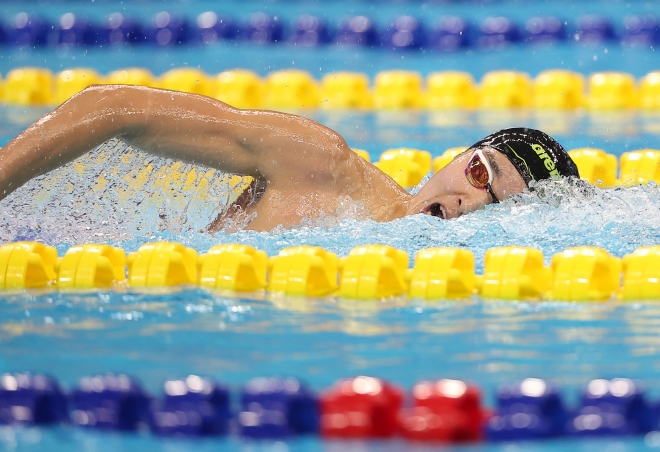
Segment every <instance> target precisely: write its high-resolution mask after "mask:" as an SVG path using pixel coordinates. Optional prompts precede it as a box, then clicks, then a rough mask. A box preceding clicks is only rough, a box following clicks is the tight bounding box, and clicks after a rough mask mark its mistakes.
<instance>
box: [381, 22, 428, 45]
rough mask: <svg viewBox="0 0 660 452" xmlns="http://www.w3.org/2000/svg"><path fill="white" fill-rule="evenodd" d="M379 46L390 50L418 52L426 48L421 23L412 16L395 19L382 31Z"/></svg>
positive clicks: (424, 34)
mask: <svg viewBox="0 0 660 452" xmlns="http://www.w3.org/2000/svg"><path fill="white" fill-rule="evenodd" d="M381 46H382V47H383V48H385V49H392V50H398V49H402V50H419V49H422V48H424V47H425V46H426V32H425V30H424V26H423V25H422V22H421V21H420V20H418V19H417V18H416V17H413V16H399V17H396V18H395V19H394V20H393V21H392V22H391V23H390V24H389V25H388V26H387V27H386V28H385V29H384V30H383V34H382V37H381Z"/></svg>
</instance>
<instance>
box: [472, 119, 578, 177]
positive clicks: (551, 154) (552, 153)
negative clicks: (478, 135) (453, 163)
mask: <svg viewBox="0 0 660 452" xmlns="http://www.w3.org/2000/svg"><path fill="white" fill-rule="evenodd" d="M485 146H490V147H492V148H494V149H497V150H498V151H500V152H501V153H502V154H504V155H505V156H506V158H508V159H509V161H510V162H511V163H513V166H514V167H515V168H516V169H517V170H518V172H519V173H520V175H521V176H522V178H523V179H524V180H525V183H526V184H527V185H529V183H530V181H532V180H537V181H538V180H542V179H550V178H552V177H559V176H575V177H580V173H579V172H578V169H577V166H576V165H575V162H573V160H572V159H571V157H570V156H569V155H568V152H566V150H565V149H564V148H563V147H562V145H561V144H559V143H557V142H556V141H555V140H554V138H552V137H551V136H550V135H548V134H546V133H543V132H541V131H540V130H534V129H526V128H522V127H520V128H514V129H504V130H500V131H499V132H495V133H494V134H492V135H488V136H487V137H486V138H484V139H483V140H480V141H478V142H476V143H475V144H473V145H472V146H470V148H471V149H472V148H475V149H477V148H482V147H485Z"/></svg>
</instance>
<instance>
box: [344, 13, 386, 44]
mask: <svg viewBox="0 0 660 452" xmlns="http://www.w3.org/2000/svg"><path fill="white" fill-rule="evenodd" d="M335 42H336V43H337V44H339V45H346V46H361V47H374V46H376V45H378V30H377V29H376V25H375V24H374V22H373V21H372V20H371V19H370V18H369V17H367V16H353V17H344V18H343V19H341V20H340V22H339V29H338V31H337V35H336V37H335Z"/></svg>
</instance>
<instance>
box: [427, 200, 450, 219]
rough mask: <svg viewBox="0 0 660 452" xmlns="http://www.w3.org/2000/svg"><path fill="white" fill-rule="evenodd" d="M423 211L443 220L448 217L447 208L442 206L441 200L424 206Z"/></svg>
mask: <svg viewBox="0 0 660 452" xmlns="http://www.w3.org/2000/svg"><path fill="white" fill-rule="evenodd" d="M421 213H423V214H424V215H431V216H434V217H438V218H442V219H443V220H444V219H445V218H447V217H446V215H445V208H444V207H442V205H441V204H440V203H439V202H434V203H433V204H429V205H428V206H426V207H424V208H423V209H422V212H421Z"/></svg>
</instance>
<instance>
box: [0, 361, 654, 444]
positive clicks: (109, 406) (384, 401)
mask: <svg viewBox="0 0 660 452" xmlns="http://www.w3.org/2000/svg"><path fill="white" fill-rule="evenodd" d="M388 388H389V389H388ZM470 388H472V389H470ZM337 391H339V393H337ZM392 391H394V392H396V393H398V394H399V396H397V397H394V398H392V397H390V396H391V395H392V394H391V393H392ZM429 391H430V392H429ZM433 391H440V392H438V394H436V396H433V394H432V393H433ZM470 391H472V392H474V391H477V393H480V392H481V390H479V389H478V388H476V387H475V386H473V385H470V384H467V383H464V382H462V381H460V380H446V379H444V380H437V381H436V382H435V383H434V382H423V383H420V384H417V385H415V387H414V388H413V391H412V392H411V393H409V394H408V395H407V396H404V397H405V398H407V402H405V403H404V404H403V405H402V404H401V403H400V402H401V397H402V394H403V392H401V390H400V389H397V387H396V386H393V385H392V384H391V383H388V382H386V381H384V380H380V379H377V378H372V377H366V376H359V377H356V378H352V379H343V380H340V381H339V382H338V383H337V384H335V385H334V386H333V387H332V388H330V389H328V390H326V391H324V392H322V393H321V394H320V395H317V394H315V393H314V392H313V391H311V390H310V389H309V388H308V387H307V386H306V385H305V384H304V383H303V382H302V381H300V380H298V379H295V378H279V377H277V378H275V377H259V378H254V379H252V380H250V381H249V382H248V383H247V384H246V385H245V386H244V387H243V388H242V389H241V390H240V391H239V392H238V393H237V394H232V391H230V390H229V389H228V388H227V387H226V386H224V385H222V384H219V383H217V382H214V381H212V380H210V379H206V378H202V377H199V376H196V375H189V376H187V377H185V378H182V379H172V380H168V381H166V382H165V384H164V385H163V395H162V396H161V397H159V398H157V397H154V396H152V395H151V394H149V393H148V392H146V391H145V390H144V389H143V388H142V386H141V385H140V383H139V381H138V380H136V379H135V378H132V377H130V376H127V375H123V374H103V375H93V376H89V377H85V378H83V379H81V380H80V382H79V383H78V384H77V386H76V387H75V388H74V389H73V390H72V391H71V392H70V393H67V392H66V391H64V390H62V388H61V386H60V385H59V383H58V382H57V381H56V380H55V379H53V378H52V377H48V376H45V375H40V374H30V373H8V374H4V375H1V376H0V424H5V425H19V426H40V425H48V424H60V423H71V424H72V425H75V426H78V427H81V428H89V429H94V430H101V431H124V432H132V431H138V430H139V431H147V430H149V431H151V432H152V433H153V434H156V435H161V436H166V437H171V436H186V437H200V436H222V435H227V434H238V435H240V436H242V437H244V438H253V439H286V438H290V437H292V436H297V435H321V436H324V435H325V436H328V437H342V438H363V439H368V438H374V437H376V436H378V437H395V436H403V437H405V438H410V439H414V440H415V441H443V442H450V443H451V442H456V441H461V440H463V441H464V440H465V439H466V437H463V436H460V435H458V436H456V435H454V434H449V433H450V431H451V428H449V427H450V426H445V427H446V428H445V427H443V428H440V429H439V430H437V429H436V430H437V431H434V432H435V434H422V435H411V432H413V430H414V432H418V431H421V430H415V429H420V428H422V429H424V428H426V427H424V426H423V425H421V424H420V425H418V424H417V422H418V421H419V419H422V418H424V419H427V421H428V420H429V419H431V418H432V417H433V416H436V417H437V416H440V417H442V418H443V419H454V421H455V422H458V419H462V420H461V422H463V423H465V424H466V425H473V426H474V427H475V428H477V429H478V430H477V432H478V431H479V429H481V430H482V431H483V435H482V434H476V435H472V436H470V438H471V440H474V441H477V440H481V439H480V438H483V439H484V440H486V441H493V442H500V441H530V440H542V439H547V438H557V437H581V436H606V437H615V436H622V435H641V434H646V433H648V432H651V431H657V430H660V424H659V422H658V420H659V419H660V413H659V412H658V405H657V404H655V403H652V402H650V401H649V400H648V398H647V396H646V393H645V391H644V388H643V386H642V385H641V383H639V382H635V381H632V380H629V379H626V378H615V379H612V380H605V379H594V380H591V381H590V382H589V383H588V384H587V385H586V386H585V387H584V389H583V390H582V393H581V396H580V399H579V403H578V405H577V406H576V407H574V408H573V409H571V408H567V407H566V404H565V402H564V400H563V397H562V394H561V392H560V390H559V388H558V387H557V386H556V385H554V384H553V383H552V382H549V381H546V380H542V379H538V378H527V379H525V380H522V381H519V382H515V383H512V384H507V385H502V386H500V387H499V389H498V390H497V394H496V400H497V403H496V408H495V410H494V411H489V410H487V409H483V407H481V402H479V401H478V400H477V401H476V402H475V403H477V405H478V406H472V405H473V404H470V403H466V401H470V400H471V401H475V400H476V399H475V400H473V399H474V397H472V396H471V395H470V394H471V393H470ZM337 394H340V395H341V396H342V397H343V398H341V397H340V399H341V400H340V399H337ZM432 396H433V397H435V399H433V400H434V401H433V402H432V403H431V402H429V403H431V405H428V404H426V405H425V404H424V403H422V402H424V401H426V399H429V397H432ZM234 397H236V398H237V399H238V406H237V409H236V410H235V411H232V403H231V400H232V398H234ZM333 397H334V399H333V400H334V403H333V404H328V403H327V402H328V400H330V398H333ZM438 397H439V398H438ZM463 399H465V400H463ZM429 400H430V399H429ZM420 401H422V402H420ZM411 404H415V406H417V405H419V406H417V408H416V411H415V412H414V413H413V414H414V415H413V416H412V417H411V413H410V406H411ZM427 405H428V406H427ZM431 406H432V407H434V408H433V409H434V410H435V411H433V410H432V411H433V412H432V413H431V412H430V411H428V410H429V409H430V408H429V407H431ZM356 410H357V411H356ZM373 410H376V411H373ZM379 410H380V411H379ZM372 411H373V412H372ZM376 412H378V413H381V414H382V413H384V412H391V413H390V414H391V415H392V419H394V420H395V421H393V422H391V423H390V424H391V425H389V424H388V425H389V427H388V430H387V431H379V433H378V435H376V436H374V433H373V431H371V430H370V429H368V428H364V426H365V425H367V424H368V423H373V422H380V421H379V420H378V419H379V418H378V415H377V413H376ZM397 413H398V414H397ZM374 416H375V417H374ZM429 416H431V417H429ZM396 419H398V420H396ZM365 422H366V423H367V424H365ZM378 425H381V426H382V423H380V424H378ZM424 425H426V424H424ZM436 427H437V426H436ZM411 429H413V430H411ZM445 430H446V431H445ZM328 432H330V433H328ZM338 432H339V433H338ZM443 432H444V433H443Z"/></svg>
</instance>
